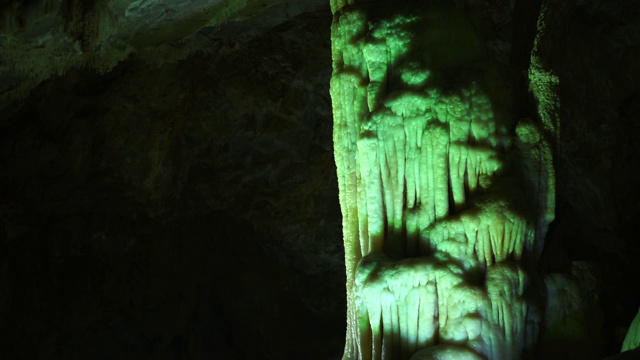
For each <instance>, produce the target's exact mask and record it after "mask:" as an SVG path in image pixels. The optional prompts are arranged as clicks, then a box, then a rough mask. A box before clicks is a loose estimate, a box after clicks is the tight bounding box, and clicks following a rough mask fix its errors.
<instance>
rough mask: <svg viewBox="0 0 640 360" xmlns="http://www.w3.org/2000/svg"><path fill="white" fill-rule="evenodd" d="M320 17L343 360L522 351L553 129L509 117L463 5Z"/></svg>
mask: <svg viewBox="0 0 640 360" xmlns="http://www.w3.org/2000/svg"><path fill="white" fill-rule="evenodd" d="M332 10H333V12H334V20H333V25H332V49H333V52H332V58H333V68H334V72H333V77H332V80H331V95H332V100H333V114H334V147H335V157H336V165H337V172H338V183H339V189H340V204H341V209H342V214H343V233H344V243H345V261H346V271H347V302H348V310H347V311H348V315H347V317H348V319H347V326H348V328H347V335H346V345H345V353H344V357H343V359H350V360H351V359H354V360H355V359H387V360H391V359H394V360H395V359H409V358H413V356H414V354H416V352H417V351H418V350H421V351H420V352H419V354H424V351H429V350H427V349H428V347H430V346H433V345H438V344H444V345H455V346H457V347H458V348H465V350H460V351H457V350H455V349H451V348H448V350H447V351H448V353H449V354H450V355H447V356H449V357H448V358H457V357H460V356H471V357H472V358H473V357H476V358H489V359H518V358H521V357H523V356H531V354H533V352H534V347H535V345H536V341H537V335H538V331H539V327H540V323H541V321H542V309H541V308H540V305H541V301H540V300H541V298H542V289H541V287H540V283H539V280H538V279H537V274H536V273H535V265H536V262H537V260H538V258H539V255H540V253H541V249H542V247H543V243H544V237H545V234H546V232H547V229H548V226H549V223H550V222H551V221H552V220H553V217H554V209H555V177H554V169H553V161H552V150H551V146H552V143H553V140H554V139H555V133H554V131H555V130H557V129H556V128H553V127H552V126H548V127H547V129H545V127H544V124H543V123H540V124H539V125H538V124H536V123H535V121H533V120H531V119H522V120H521V121H519V122H518V121H517V119H514V118H512V117H511V116H512V107H513V104H512V101H513V99H512V98H511V97H510V89H509V83H508V78H507V77H505V76H503V75H502V74H501V73H500V72H499V69H498V68H497V63H496V62H495V60H492V59H491V58H490V57H489V56H488V55H487V49H485V48H484V45H483V44H484V41H483V39H482V38H481V34H479V33H478V32H477V30H476V29H475V28H474V26H477V25H478V22H479V21H481V19H477V18H476V19H474V18H473V17H472V16H471V15H470V14H471V12H470V11H468V10H467V11H463V8H462V6H460V5H456V4H453V3H451V2H446V1H433V2H426V3H415V2H401V3H398V4H396V3H394V4H388V3H385V2H375V1H374V2H357V1H356V2H352V3H349V4H347V3H340V2H337V1H336V2H333V3H332ZM474 21H475V23H474ZM534 72H535V71H534ZM536 81H537V80H532V82H534V83H535V82H536ZM551 105H553V104H551ZM547 110H548V111H549V113H547V114H544V115H543V116H542V117H543V118H544V120H551V121H548V122H549V123H551V124H553V123H555V122H557V121H556V119H550V117H551V116H554V115H555V113H553V110H554V109H553V108H551V109H547ZM545 130H546V131H545ZM422 350H424V351H422ZM465 354H467V355H465ZM526 354H528V355H526ZM424 356H426V355H418V354H416V357H415V358H425V357H424ZM433 356H436V355H433ZM438 356H440V355H438ZM443 356H444V355H443ZM437 358H440V357H437Z"/></svg>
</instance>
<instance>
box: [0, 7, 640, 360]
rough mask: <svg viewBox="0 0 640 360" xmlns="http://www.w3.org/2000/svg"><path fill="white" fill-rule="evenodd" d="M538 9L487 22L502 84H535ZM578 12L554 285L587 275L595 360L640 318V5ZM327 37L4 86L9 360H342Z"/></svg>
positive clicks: (199, 50)
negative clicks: (558, 277)
mask: <svg viewBox="0 0 640 360" xmlns="http://www.w3.org/2000/svg"><path fill="white" fill-rule="evenodd" d="M569 3H571V4H572V5H571V6H570V5H568V4H569ZM7 4H11V2H2V3H0V5H3V6H7ZM539 5H540V4H539V3H538V4H537V5H536V2H515V1H506V0H505V1H496V2H495V4H494V5H493V6H494V7H491V9H492V11H494V12H493V13H490V15H491V16H493V17H491V19H493V21H494V25H495V26H494V27H493V28H491V29H490V32H491V34H488V35H487V37H490V36H491V37H493V39H494V41H493V42H492V43H491V44H492V49H493V51H494V52H495V54H496V55H498V57H499V55H500V54H502V55H504V56H503V58H502V61H505V67H511V68H512V69H515V70H516V71H523V70H526V66H528V55H527V54H528V53H529V51H530V50H531V45H532V41H533V35H535V33H534V32H533V31H534V29H535V19H536V17H537V16H532V14H534V15H535V14H536V12H532V11H534V10H535V11H537V10H538V6H539ZM566 6H567V7H568V8H569V9H567V8H563V11H565V12H564V13H563V14H564V15H566V16H568V17H566V18H564V20H566V21H563V22H559V23H557V24H556V23H549V24H548V26H550V27H552V29H554V28H553V27H554V26H555V27H557V31H558V34H559V35H557V36H556V37H555V38H552V39H551V40H549V43H548V44H544V46H545V51H546V54H547V55H548V56H550V59H551V60H550V61H551V63H552V64H553V69H554V71H556V73H557V74H558V76H559V78H560V86H561V92H560V100H561V104H562V114H561V115H562V118H561V122H562V123H561V142H560V146H559V149H557V150H558V156H557V158H556V164H557V166H556V167H557V172H558V174H557V176H558V188H557V217H556V220H555V222H554V223H553V225H552V228H551V231H550V233H549V236H548V241H547V245H546V246H547V249H546V250H545V252H546V254H547V256H548V260H547V263H546V264H547V265H546V266H547V269H548V270H549V271H557V272H563V271H567V269H568V268H569V267H570V262H571V261H582V262H584V263H586V264H589V266H591V267H592V268H593V269H596V271H595V273H596V274H597V275H598V276H597V279H598V281H597V286H598V287H597V291H595V292H594V294H593V296H594V299H596V300H597V301H598V304H599V305H598V306H599V308H601V310H602V313H603V316H604V320H603V323H602V326H601V329H597V330H596V333H599V334H600V336H601V339H602V344H601V346H600V351H599V353H597V354H596V353H593V354H591V355H593V358H594V359H596V358H601V357H604V356H606V355H611V354H614V353H616V352H618V351H619V349H620V346H621V343H622V339H623V337H624V333H625V330H626V328H627V327H628V326H629V324H630V323H631V321H632V319H633V317H634V316H635V314H636V312H637V311H638V308H639V307H640V283H639V281H638V279H639V278H640V266H638V262H639V261H640V241H639V240H638V230H637V223H638V216H639V215H640V205H639V202H638V201H639V200H640V196H639V195H640V194H639V192H640V181H639V180H638V169H639V168H640V145H639V144H640V142H639V141H640V66H639V65H638V64H640V23H639V21H640V20H638V19H640V6H639V5H636V4H633V2H624V1H607V2H605V1H577V2H576V1H574V2H567V5H566ZM505 9H507V10H508V11H506V10H505ZM330 24H331V14H330V11H329V6H328V1H327V4H326V5H322V6H320V7H318V6H312V7H310V9H307V10H305V11H299V12H298V13H295V14H290V15H288V16H286V17H285V18H278V19H277V20H273V17H272V14H271V15H270V13H269V12H268V11H266V12H264V13H262V14H261V15H255V16H253V17H250V18H248V19H244V20H242V21H237V22H231V23H228V24H225V25H222V26H219V27H205V28H203V29H201V30H199V31H197V32H196V33H194V34H193V35H190V36H187V37H183V38H180V39H178V40H173V41H170V42H167V43H164V44H162V45H161V46H160V45H159V46H157V47H149V48H145V49H141V50H139V51H134V52H131V53H130V54H128V55H127V56H126V57H125V58H124V59H122V61H119V62H118V63H117V65H115V66H114V67H112V68H109V69H108V70H104V69H103V70H101V71H98V70H96V69H94V68H92V67H91V66H72V67H70V68H69V69H68V70H67V71H64V72H63V73H61V74H59V75H55V76H51V77H49V78H47V79H45V80H43V81H39V82H38V84H37V86H33V87H32V88H30V89H29V91H27V92H25V93H24V95H21V96H11V95H10V93H11V92H12V91H17V90H15V89H17V88H19V84H23V83H25V82H26V80H24V79H21V78H20V77H19V76H13V75H10V74H8V73H2V72H0V75H2V76H0V80H2V79H4V81H3V83H4V84H3V85H2V86H0V88H2V91H3V92H2V96H3V99H4V100H6V99H9V100H6V101H5V102H4V103H2V107H0V189H1V190H0V221H1V224H2V228H0V230H1V231H0V334H1V336H0V358H2V359H247V360H250V359H339V358H340V357H341V352H342V346H343V340H344V329H345V319H346V316H345V294H344V292H345V287H344V281H345V279H344V260H343V252H342V239H341V238H342V236H341V214H340V209H339V204H338V190H337V182H336V175H335V165H334V162H333V149H332V138H331V132H332V118H331V102H330V98H329V92H328V89H329V78H330V75H331V54H330V46H331V44H330ZM552 32H553V31H552ZM505 34H508V36H507V35H505ZM489 35H490V36H489ZM495 39H499V40H500V41H498V40H495ZM511 43H512V44H513V46H511ZM83 44H84V43H83ZM523 44H524V45H523ZM527 44H528V45H527ZM84 46H85V45H83V47H84ZM1 52H2V48H0V53H1ZM523 54H524V55H523ZM40 61H44V62H46V61H47V59H40ZM522 79H523V77H521V78H520V80H519V81H520V84H521V85H522V86H521V87H520V89H519V90H520V91H521V92H522V93H523V94H524V93H525V89H526V84H525V83H524V81H523V80H522ZM7 94H9V95H7ZM526 96H529V95H526V94H524V95H523V97H526ZM519 111H520V112H521V114H518V116H523V117H524V116H535V114H534V113H531V106H530V104H528V105H527V104H526V102H524V103H523V104H521V107H520V108H519ZM569 358H570V357H569Z"/></svg>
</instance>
